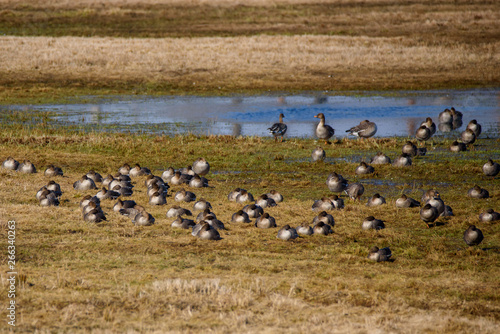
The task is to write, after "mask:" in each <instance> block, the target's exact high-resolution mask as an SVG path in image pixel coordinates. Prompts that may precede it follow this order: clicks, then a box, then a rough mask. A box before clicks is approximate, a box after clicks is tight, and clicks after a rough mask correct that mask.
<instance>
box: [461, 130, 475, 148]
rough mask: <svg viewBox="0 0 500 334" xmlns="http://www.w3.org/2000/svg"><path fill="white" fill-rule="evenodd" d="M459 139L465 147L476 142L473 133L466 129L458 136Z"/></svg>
mask: <svg viewBox="0 0 500 334" xmlns="http://www.w3.org/2000/svg"><path fill="white" fill-rule="evenodd" d="M460 139H462V141H463V142H464V144H466V145H469V144H474V142H475V141H476V135H475V134H474V131H472V130H471V129H469V128H467V129H465V131H464V132H462V133H461V134H460Z"/></svg>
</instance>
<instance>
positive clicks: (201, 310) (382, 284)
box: [0, 120, 500, 333]
mask: <svg viewBox="0 0 500 334" xmlns="http://www.w3.org/2000/svg"><path fill="white" fill-rule="evenodd" d="M35 122H40V123H39V124H38V126H36V127H35V128H30V129H29V130H28V129H27V128H24V127H22V126H14V125H13V126H6V127H4V128H2V130H1V137H0V138H2V140H1V141H0V157H1V159H2V160H3V159H5V158H6V157H7V156H13V157H14V158H16V159H17V160H20V161H21V160H23V159H26V158H29V159H30V160H31V161H32V162H33V163H34V164H35V165H36V167H37V168H38V171H39V172H38V173H37V174H33V175H25V174H20V173H16V172H10V171H6V170H4V169H1V170H0V175H1V178H0V207H1V209H0V210H1V211H0V216H1V217H2V221H1V223H2V229H3V230H6V221H7V220H12V219H14V220H16V224H17V225H16V226H17V228H16V233H17V239H16V247H17V248H16V249H17V254H18V263H17V269H18V271H19V272H20V274H23V275H26V281H23V282H21V284H20V286H19V287H18V297H17V302H18V303H19V305H22V306H21V307H20V308H19V309H18V312H19V313H18V316H19V318H18V319H19V327H18V329H22V330H25V331H34V330H37V329H38V330H50V331H71V332H79V331H91V330H93V331H97V332H102V331H109V332H123V331H125V330H126V329H130V330H134V331H140V332H151V331H173V332H176V331H186V330H191V331H193V332H202V331H207V330H209V329H210V330H213V331H215V332H228V331H229V332H266V331H267V332H304V331H314V332H325V331H332V330H333V331H339V332H353V331H357V332H365V331H366V332H369V331H374V330H381V331H384V332H421V331H431V332H433V331H439V332H445V333H456V332H478V333H479V332H481V333H494V332H495V331H496V329H497V328H498V325H499V322H500V318H499V314H500V306H499V305H500V300H499V294H498V279H497V273H498V270H499V265H500V261H499V257H500V252H499V246H500V245H499V244H498V240H500V229H499V225H498V224H496V223H479V222H478V215H479V213H480V212H481V211H483V210H484V209H486V208H489V207H491V208H494V209H496V211H498V209H499V207H500V197H499V194H500V187H499V184H498V177H497V178H496V179H491V178H487V177H485V176H484V175H483V174H482V173H481V166H482V164H484V162H486V160H487V158H488V157H490V156H491V157H494V159H496V160H498V157H499V156H500V150H499V147H500V145H499V141H498V139H496V140H493V139H484V138H483V139H480V140H479V141H478V142H477V143H476V145H475V148H474V149H473V150H470V151H467V152H463V153H459V154H457V153H451V152H449V151H448V150H447V147H448V146H449V145H450V143H451V140H449V139H443V138H436V139H435V140H434V142H433V143H428V149H429V152H428V154H427V155H426V156H424V157H419V158H415V159H414V162H413V166H411V167H409V168H404V169H400V168H396V167H392V166H389V165H384V166H376V167H375V168H376V173H375V174H374V175H370V176H366V177H359V176H356V175H355V174H354V169H355V167H356V166H357V165H358V163H357V162H358V161H359V160H360V159H365V160H367V159H369V158H370V157H372V156H374V155H375V153H376V152H378V151H382V152H384V153H386V154H387V155H389V156H390V157H391V158H394V157H395V156H396V155H398V154H399V153H400V150H401V146H402V144H403V143H404V142H405V140H406V138H381V139H376V140H366V141H357V140H347V139H344V140H341V141H333V142H332V143H331V145H328V146H324V148H325V150H326V152H327V157H328V159H327V161H326V162H320V163H311V162H310V153H311V151H312V149H313V148H314V147H316V146H317V145H318V143H316V142H315V141H314V140H312V139H288V140H286V141H285V142H283V143H280V144H275V143H274V141H273V140H272V139H270V138H257V137H241V138H240V137H238V138H235V137H231V136H210V137H197V136H177V137H165V136H152V135H125V134H122V135H116V134H113V135H111V134H103V133H86V134H83V133H79V132H73V131H70V130H68V129H66V130H61V129H54V128H51V127H50V126H46V125H44V122H43V120H35ZM199 156H204V157H205V158H207V160H208V161H209V163H210V164H211V172H210V174H209V175H208V176H207V177H208V178H209V180H210V185H211V186H212V187H211V188H203V189H196V190H193V191H194V192H195V193H196V194H197V196H198V198H200V197H204V198H206V199H207V200H208V201H210V202H211V204H212V206H213V211H214V212H215V213H216V214H217V217H218V218H219V219H220V220H222V221H223V222H224V223H225V224H226V227H227V231H223V232H221V236H222V238H223V239H222V240H220V241H217V242H210V241H202V240H198V239H196V238H194V237H192V236H191V235H190V233H189V232H188V231H185V230H177V229H174V228H172V227H171V226H170V224H171V222H172V221H173V219H171V218H166V216H165V213H166V211H167V209H168V208H170V207H171V206H173V205H174V204H176V202H175V201H174V200H173V197H168V198H167V205H165V206H160V207H154V206H150V205H149V204H147V196H146V193H145V191H146V188H145V186H144V178H142V177H141V178H136V179H133V181H134V185H135V188H134V194H133V196H132V199H134V200H135V201H136V202H138V203H139V204H141V205H144V206H145V207H146V208H147V210H148V211H149V212H150V213H151V214H152V215H153V216H154V217H155V218H156V223H155V225H153V226H150V227H134V226H133V225H132V223H131V222H130V220H129V219H128V218H126V217H123V216H120V215H119V214H117V213H115V212H113V211H112V205H113V204H114V201H104V202H103V203H102V207H103V210H104V211H105V212H106V214H107V217H108V220H107V221H106V222H103V223H100V224H97V225H95V224H88V223H84V222H83V219H82V216H81V212H80V209H79V207H78V204H79V201H80V199H81V198H82V197H83V196H84V195H85V194H87V193H88V194H93V193H94V192H95V191H88V192H84V193H79V192H77V191H75V190H74V189H73V188H72V184H73V182H74V181H76V180H77V179H78V178H79V177H80V176H81V175H82V174H83V173H85V172H87V171H88V170H90V169H94V170H96V171H97V172H99V173H101V174H102V175H106V174H108V173H113V174H114V173H115V172H116V170H117V169H118V167H120V166H121V165H122V164H123V163H124V162H128V163H131V164H133V163H140V164H141V165H143V166H147V167H149V168H151V170H152V171H153V173H154V174H156V175H160V174H161V172H162V171H163V170H164V169H166V168H167V167H169V166H172V167H174V168H180V167H185V166H187V165H190V164H191V163H192V162H193V161H194V160H195V159H196V158H198V157H199ZM52 163H53V164H56V165H59V166H61V167H62V168H63V170H64V176H63V177H56V178H54V180H55V181H56V182H58V183H59V184H60V185H61V187H62V190H63V192H64V194H63V196H62V198H61V205H60V206H59V207H57V208H41V207H39V204H38V202H37V201H36V199H35V193H36V191H37V190H38V189H39V188H40V187H42V186H43V185H44V184H46V183H47V182H48V181H49V178H47V177H45V176H43V171H44V169H45V167H46V166H47V165H48V164H52ZM333 171H336V172H338V173H340V174H342V175H343V176H344V177H346V178H347V179H349V180H350V181H351V182H354V181H360V182H361V183H363V184H364V186H365V194H364V196H363V197H362V201H361V203H357V202H352V201H351V200H349V199H347V198H346V197H344V196H343V197H344V200H345V202H346V208H345V209H343V210H340V211H334V212H331V214H332V215H333V216H334V218H335V227H334V232H335V233H334V234H332V235H330V236H318V235H313V236H309V237H307V236H303V237H300V238H299V239H297V240H295V241H292V242H285V241H281V240H279V239H276V233H277V229H270V230H260V229H257V228H255V227H253V224H248V225H245V224H234V223H230V217H231V215H232V213H234V212H236V211H237V210H238V209H240V208H241V207H242V206H243V205H241V204H236V203H234V202H229V201H228V200H227V194H228V193H229V192H230V191H231V190H233V189H234V188H236V187H243V188H245V189H247V190H248V191H249V192H251V193H253V194H254V195H255V196H258V195H260V194H263V193H267V192H268V191H269V190H271V189H276V190H278V191H280V192H281V193H282V194H283V196H284V198H285V200H284V202H283V203H280V204H279V205H278V206H277V207H275V208H270V209H266V212H269V213H270V214H271V215H272V216H274V217H275V218H276V220H277V224H278V226H279V227H282V226H284V225H285V224H290V225H292V226H296V225H298V224H299V223H301V222H303V221H307V222H311V221H312V218H313V217H314V216H315V213H314V212H313V211H311V205H312V204H313V201H314V200H315V199H319V198H320V197H321V196H324V195H329V194H330V193H329V191H328V189H327V187H326V185H325V181H326V177H327V176H328V174H329V173H331V172H333ZM474 184H478V185H480V186H482V187H484V188H486V189H488V190H489V192H490V194H491V196H492V197H491V198H489V199H486V200H472V199H470V198H468V197H467V196H466V192H467V190H468V189H469V188H471V187H472V186H473V185H474ZM431 188H433V189H437V190H439V192H440V193H441V196H442V198H443V200H444V202H445V203H446V204H448V205H450V206H451V207H452V208H453V212H454V213H455V216H452V217H446V218H440V219H439V220H438V222H439V224H437V226H435V227H433V228H430V229H429V228H427V227H426V226H425V223H423V222H422V221H421V220H420V218H419V209H418V208H417V209H396V208H395V206H394V201H395V199H396V198H397V197H399V195H400V194H402V193H406V194H408V195H409V196H411V197H414V198H416V199H417V200H419V199H420V196H421V194H422V190H427V189H431ZM179 189H180V186H172V188H171V190H170V192H169V193H170V194H173V193H175V192H176V191H177V190H179ZM190 190H192V189H190ZM376 192H379V193H380V194H382V195H383V196H385V197H386V199H387V205H384V206H381V207H375V208H369V207H367V206H366V205H365V203H366V201H367V199H368V197H370V196H372V195H373V194H374V193H376ZM182 206H183V207H186V208H189V209H191V208H192V204H184V205H182ZM369 215H373V216H375V217H377V218H379V219H383V220H385V221H386V225H387V228H386V229H384V230H381V231H379V232H371V231H362V230H361V222H362V220H363V219H364V218H365V217H367V216H369ZM470 224H476V225H477V226H478V227H479V228H480V229H481V230H482V231H483V233H484V234H485V240H484V242H483V243H482V244H481V245H480V246H479V247H467V246H466V245H465V243H464V242H463V240H462V236H463V231H464V230H465V229H466V228H467V227H468V226H469V225H470ZM373 245H378V246H380V247H386V246H389V247H391V249H392V251H393V253H394V258H395V261H394V262H391V263H372V262H369V261H368V260H367V259H366V256H367V254H368V249H369V248H370V247H371V246H373ZM1 247H2V248H4V249H5V248H6V241H5V239H3V240H2V242H1ZM5 262H6V260H5V259H2V265H3V266H4V265H6V263H5ZM1 278H2V279H1V284H2V290H5V289H7V281H6V276H5V275H4V274H2V276H1ZM1 326H2V328H5V326H6V324H5V323H3V324H2V325H1Z"/></svg>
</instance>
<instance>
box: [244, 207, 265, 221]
mask: <svg viewBox="0 0 500 334" xmlns="http://www.w3.org/2000/svg"><path fill="white" fill-rule="evenodd" d="M242 210H243V212H245V213H246V214H247V215H248V217H249V218H258V217H260V216H261V215H262V214H264V209H262V208H261V207H260V206H258V205H256V204H248V205H245V206H244V207H243V209H242Z"/></svg>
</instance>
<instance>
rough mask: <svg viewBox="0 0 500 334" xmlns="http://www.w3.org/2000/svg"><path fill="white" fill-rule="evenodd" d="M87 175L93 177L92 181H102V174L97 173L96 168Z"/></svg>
mask: <svg viewBox="0 0 500 334" xmlns="http://www.w3.org/2000/svg"><path fill="white" fill-rule="evenodd" d="M87 177H88V178H89V179H91V180H92V181H94V182H95V183H97V182H99V183H101V182H102V176H101V174H99V173H96V172H95V171H94V170H90V171H88V173H87Z"/></svg>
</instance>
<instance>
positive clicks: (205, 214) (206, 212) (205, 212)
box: [196, 209, 217, 223]
mask: <svg viewBox="0 0 500 334" xmlns="http://www.w3.org/2000/svg"><path fill="white" fill-rule="evenodd" d="M209 215H211V217H210V219H214V218H217V216H216V215H215V213H213V212H212V211H210V209H205V210H203V211H202V212H200V213H199V214H198V215H197V216H196V222H198V223H199V222H201V221H203V220H206V219H207V217H208V216H209Z"/></svg>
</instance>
